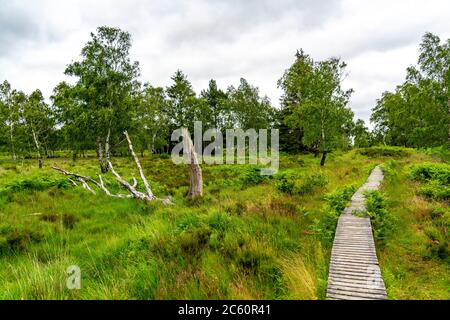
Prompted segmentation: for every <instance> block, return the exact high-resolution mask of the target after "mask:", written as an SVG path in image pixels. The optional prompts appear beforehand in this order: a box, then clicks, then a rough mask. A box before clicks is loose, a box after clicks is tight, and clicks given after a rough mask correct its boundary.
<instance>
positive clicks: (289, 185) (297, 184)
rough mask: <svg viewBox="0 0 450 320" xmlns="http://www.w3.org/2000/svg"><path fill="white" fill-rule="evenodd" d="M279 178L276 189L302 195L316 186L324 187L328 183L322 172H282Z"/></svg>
mask: <svg viewBox="0 0 450 320" xmlns="http://www.w3.org/2000/svg"><path fill="white" fill-rule="evenodd" d="M277 179H278V180H279V182H278V184H277V187H278V190H280V191H282V192H285V193H289V194H297V195H304V194H308V193H311V192H312V191H314V189H315V188H316V187H324V186H326V185H327V184H328V179H327V176H326V175H325V174H324V173H322V172H317V173H313V174H308V175H304V176H299V175H296V174H292V173H282V174H280V175H279V176H278V177H277Z"/></svg>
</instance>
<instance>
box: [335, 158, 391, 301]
mask: <svg viewBox="0 0 450 320" xmlns="http://www.w3.org/2000/svg"><path fill="white" fill-rule="evenodd" d="M383 177H384V176H383V172H382V171H381V169H380V168H379V167H378V166H377V167H376V168H375V169H373V171H372V173H371V174H370V176H369V178H368V179H367V181H366V183H365V184H364V185H363V186H362V187H361V188H359V189H358V191H356V193H355V194H354V195H353V197H352V199H351V203H350V205H349V206H348V207H347V208H345V210H344V212H343V213H342V215H341V216H340V218H339V221H338V225H337V229H336V234H335V237H334V242H333V249H332V251H331V261H330V271H329V275H328V287H327V298H328V299H344V300H354V299H357V300H365V299H369V300H373V299H377V300H378V299H387V295H386V289H385V287H384V282H383V278H382V277H381V272H380V267H379V265H378V259H377V254H376V251H375V243H374V240H373V235H372V226H371V224H370V218H368V217H357V216H355V215H353V214H352V212H361V211H366V206H365V197H364V195H363V193H364V191H366V190H377V189H378V187H379V186H380V183H381V181H382V180H383Z"/></svg>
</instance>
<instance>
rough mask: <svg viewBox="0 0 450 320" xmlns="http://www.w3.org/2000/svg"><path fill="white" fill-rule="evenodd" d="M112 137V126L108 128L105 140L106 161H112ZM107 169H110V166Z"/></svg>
mask: <svg viewBox="0 0 450 320" xmlns="http://www.w3.org/2000/svg"><path fill="white" fill-rule="evenodd" d="M110 137H111V127H109V128H108V134H107V135H106V140H105V154H106V163H108V162H109V161H111V151H110V147H109V138H110ZM106 171H108V166H106Z"/></svg>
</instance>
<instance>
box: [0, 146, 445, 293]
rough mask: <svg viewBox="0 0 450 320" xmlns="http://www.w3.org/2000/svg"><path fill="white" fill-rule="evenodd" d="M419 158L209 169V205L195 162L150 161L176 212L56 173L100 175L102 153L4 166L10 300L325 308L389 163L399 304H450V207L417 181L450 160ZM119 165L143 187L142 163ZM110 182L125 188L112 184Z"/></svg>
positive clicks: (1, 285)
mask: <svg viewBox="0 0 450 320" xmlns="http://www.w3.org/2000/svg"><path fill="white" fill-rule="evenodd" d="M405 154H406V156H404V157H400V158H399V157H397V156H395V157H385V156H382V155H381V156H380V157H376V158H372V157H367V156H365V155H363V154H361V152H359V151H358V150H355V151H351V152H347V153H333V154H330V155H329V163H328V165H327V166H325V167H320V166H319V164H318V163H317V161H316V158H314V157H313V156H312V155H303V156H282V157H281V162H280V163H281V168H280V172H279V173H278V174H276V175H275V176H274V177H263V178H261V177H262V176H260V175H259V170H260V168H259V167H258V166H254V165H232V166H230V165H212V166H208V165H204V166H203V167H202V170H203V174H204V181H205V190H204V196H203V197H202V198H201V199H197V200H196V201H190V200H188V199H187V198H186V197H185V195H186V193H187V191H188V189H189V178H188V174H187V170H186V168H185V167H184V166H176V165H174V164H172V162H171V161H170V159H166V157H160V156H145V157H144V158H143V159H142V166H143V168H144V171H145V174H146V176H147V177H148V178H149V180H150V181H149V182H150V183H151V185H152V187H153V190H154V192H155V195H156V196H160V197H163V196H168V195H170V196H171V197H172V201H173V203H174V204H173V205H170V206H165V205H163V204H161V203H157V202H155V203H153V202H151V203H145V202H141V201H136V200H135V199H114V198H111V197H108V196H106V195H105V194H103V193H98V194H96V195H93V194H92V193H90V192H89V191H87V190H85V189H83V188H82V187H81V186H78V187H74V186H73V185H72V184H70V183H67V180H66V178H65V177H63V176H60V175H59V174H58V173H57V172H54V170H51V169H50V166H51V165H53V164H57V165H58V166H60V167H65V168H68V169H70V170H72V171H79V172H81V173H83V174H85V175H88V176H89V175H91V176H93V175H94V173H95V172H96V171H97V170H98V169H97V163H96V159H95V157H89V156H88V157H87V158H85V159H78V160H77V161H76V162H73V161H70V160H66V159H64V158H55V159H51V160H48V161H46V162H45V163H44V166H43V169H42V170H40V171H39V169H38V168H36V167H35V166H34V165H33V163H32V162H31V160H30V161H24V162H23V163H16V164H15V165H12V162H11V161H10V160H2V162H1V165H0V183H1V185H2V186H4V187H2V192H0V209H1V210H0V221H1V223H0V292H1V294H0V298H3V299H6V298H13V299H44V298H54V299H69V298H76V299H113V298H114V299H183V298H184V299H225V298H232V299H251V298H253V299H323V298H324V297H325V289H326V281H327V269H328V260H329V255H330V250H331V243H332V237H333V234H334V230H335V227H336V221H337V218H338V216H339V213H340V212H341V211H342V209H343V208H344V207H345V205H346V204H347V203H348V201H349V199H350V197H351V195H352V194H353V193H354V191H355V190H356V188H357V187H358V186H360V185H361V184H362V183H363V182H364V181H365V179H366V178H367V176H368V174H369V172H370V171H371V170H372V169H373V167H374V166H375V165H376V164H379V163H380V162H384V163H385V166H384V167H385V168H384V169H385V170H386V172H387V180H386V183H385V184H384V186H383V190H382V192H381V193H372V194H371V195H370V199H371V200H370V202H369V208H370V210H369V212H370V213H371V214H373V215H374V221H375V223H374V227H375V230H376V235H377V242H378V241H382V242H383V243H385V245H384V246H382V247H380V249H379V254H380V257H381V260H380V261H381V268H382V272H383V275H384V276H385V280H386V284H387V289H388V292H389V296H390V298H449V294H448V282H449V279H448V273H447V271H448V242H445V241H446V239H447V238H448V235H447V234H446V232H447V231H446V230H448V204H447V202H445V201H444V200H441V199H439V200H435V199H430V198H428V197H424V196H422V195H421V193H420V188H421V186H420V184H421V183H422V182H413V183H412V186H409V185H406V184H404V182H405V181H413V180H411V179H412V177H411V175H410V172H411V170H413V169H412V168H416V167H415V165H416V164H420V163H422V162H423V161H424V160H427V161H429V162H430V163H431V164H435V165H438V164H439V163H437V162H433V159H432V158H431V157H430V156H428V155H425V154H422V153H417V152H409V151H408V152H407V153H405ZM390 159H392V160H390ZM114 162H115V163H117V165H116V167H117V171H119V172H120V173H124V177H126V178H127V179H130V178H131V177H128V176H126V173H127V172H132V171H131V168H133V167H134V163H133V160H132V159H128V158H115V159H114ZM169 171H170V172H172V173H173V174H171V175H170V176H168V177H167V176H166V172H169ZM43 176H45V177H47V178H46V179H43V178H42V177H43ZM11 181H14V182H11ZM156 181H159V183H156ZM414 181H415V180H414ZM287 182H289V183H287ZM291 182H292V183H293V187H292V188H291V189H289V188H288V189H285V188H284V187H281V188H280V185H283V184H285V185H291ZM105 183H106V184H107V185H108V187H109V188H110V189H111V190H119V189H120V186H119V185H118V184H117V183H116V182H115V180H114V179H113V177H112V176H110V174H106V175H105ZM286 183H287V184H286ZM423 183H427V182H423ZM142 187H143V186H138V188H142ZM399 187H400V188H399ZM398 188H399V191H398V192H400V194H398V192H389V191H390V190H393V189H398ZM396 195H398V196H396ZM414 206H417V207H415V208H414ZM387 212H389V215H386V213H387ZM387 217H389V219H387ZM391 218H392V219H391ZM391 226H392V227H395V233H392V232H387V230H390V227H391ZM388 227H389V228H388ZM412 235H414V237H412ZM446 246H447V247H446ZM446 249H447V251H446ZM71 265H78V266H80V269H81V275H82V288H81V289H80V290H69V289H67V288H66V280H67V274H66V269H67V268H68V267H69V266H71Z"/></svg>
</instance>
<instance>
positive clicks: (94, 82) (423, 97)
mask: <svg viewBox="0 0 450 320" xmlns="http://www.w3.org/2000/svg"><path fill="white" fill-rule="evenodd" d="M131 45H132V39H131V35H130V34H129V33H128V32H125V31H122V30H120V29H118V28H112V27H99V28H98V29H97V30H96V32H95V33H91V39H90V40H89V41H88V42H87V43H86V44H85V45H84V47H83V48H82V50H81V56H80V60H79V61H75V62H72V63H70V64H68V65H67V67H66V69H65V70H64V74H65V75H67V76H70V77H71V78H72V79H73V80H74V81H73V82H72V83H67V82H61V83H59V84H58V85H56V87H55V88H54V90H53V94H52V96H51V98H50V101H46V100H45V99H44V97H43V94H42V92H41V91H40V90H39V89H37V90H35V91H33V92H31V93H24V92H23V91H21V90H18V89H15V88H12V87H11V85H10V84H9V82H8V81H6V80H5V81H4V82H3V83H2V84H0V127H1V132H0V151H3V152H9V153H10V154H11V158H12V159H14V160H16V159H18V158H27V157H36V158H37V159H38V162H39V165H40V166H41V165H42V159H43V158H45V157H52V156H54V152H55V151H57V150H70V151H71V152H72V154H73V158H74V159H75V158H76V157H77V156H83V155H84V154H85V152H86V151H88V150H96V153H97V157H98V161H99V166H100V168H101V170H102V171H103V172H106V171H107V170H108V166H107V161H108V160H109V158H110V157H111V155H112V154H120V153H125V152H127V145H126V143H123V142H124V141H123V132H124V131H125V130H127V131H128V132H129V133H130V135H131V136H132V137H133V144H134V145H135V148H136V150H137V151H139V152H141V153H143V152H144V151H146V150H148V151H150V152H152V153H163V152H169V151H170V147H171V146H172V144H173V142H171V140H170V137H171V133H172V131H173V130H174V129H177V128H180V127H186V128H188V129H189V130H190V131H191V132H192V129H193V126H194V121H202V122H203V128H217V129H219V130H221V131H224V130H225V129H227V128H242V129H244V130H246V129H249V128H254V129H263V128H264V129H272V128H277V129H279V130H280V149H281V150H282V151H286V152H304V151H307V152H314V153H315V154H322V161H321V163H322V164H324V163H325V158H326V154H327V153H328V152H331V151H332V150H334V149H336V148H349V147H351V146H356V147H367V146H372V145H377V144H385V145H399V146H407V147H431V146H438V145H444V144H448V141H449V139H450V127H449V123H450V99H449V86H450V68H449V66H450V40H449V39H447V40H446V42H443V43H442V42H441V40H440V39H439V38H438V37H437V36H435V35H433V34H431V33H426V34H425V35H424V37H423V40H422V43H421V45H420V55H419V59H418V64H417V66H411V67H410V68H408V69H407V77H406V80H405V82H404V83H403V84H401V85H399V86H398V87H397V89H396V90H395V92H385V93H383V94H382V96H381V98H380V99H379V100H378V101H377V103H376V106H375V107H374V108H373V113H372V117H371V121H372V122H373V124H374V130H372V131H369V130H368V128H367V127H366V124H365V123H364V121H363V120H361V119H357V120H356V121H354V114H353V112H352V111H351V109H350V108H349V107H348V103H349V100H350V98H351V94H352V92H353V90H351V89H350V90H344V89H342V87H341V84H342V80H343V78H344V76H345V75H346V74H345V72H346V71H345V69H346V63H345V62H344V61H342V60H341V59H339V58H330V59H327V60H323V61H315V60H314V59H313V58H312V57H311V56H309V55H308V54H306V53H305V52H304V51H303V50H299V51H297V53H296V55H295V61H294V63H293V64H292V65H291V66H290V67H289V68H288V69H287V70H286V71H285V73H284V74H283V76H282V77H281V79H280V80H279V81H278V86H279V87H280V88H281V89H282V90H283V95H282V97H281V107H280V108H275V107H274V106H273V105H272V104H271V101H270V100H269V98H268V97H267V96H263V95H262V94H261V93H260V92H259V90H258V88H257V87H255V86H253V85H252V84H250V83H249V82H248V81H247V80H245V79H243V78H241V79H240V82H239V85H238V86H237V87H235V86H229V87H228V88H226V89H221V88H219V87H218V86H217V83H216V81H215V80H214V79H211V80H210V81H209V85H208V87H207V88H205V89H204V90H202V91H201V92H200V93H196V92H195V91H194V90H193V87H192V85H191V83H190V82H189V80H188V77H187V76H186V75H185V74H184V73H183V72H182V71H181V70H177V71H176V72H175V73H174V75H173V76H172V78H171V80H172V82H171V85H170V86H168V87H166V88H162V87H155V86H152V85H151V84H149V83H144V84H143V83H141V82H140V81H139V76H140V66H139V63H138V62H136V61H132V60H131V58H130V54H129V52H130V48H131ZM368 107H370V106H368Z"/></svg>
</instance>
